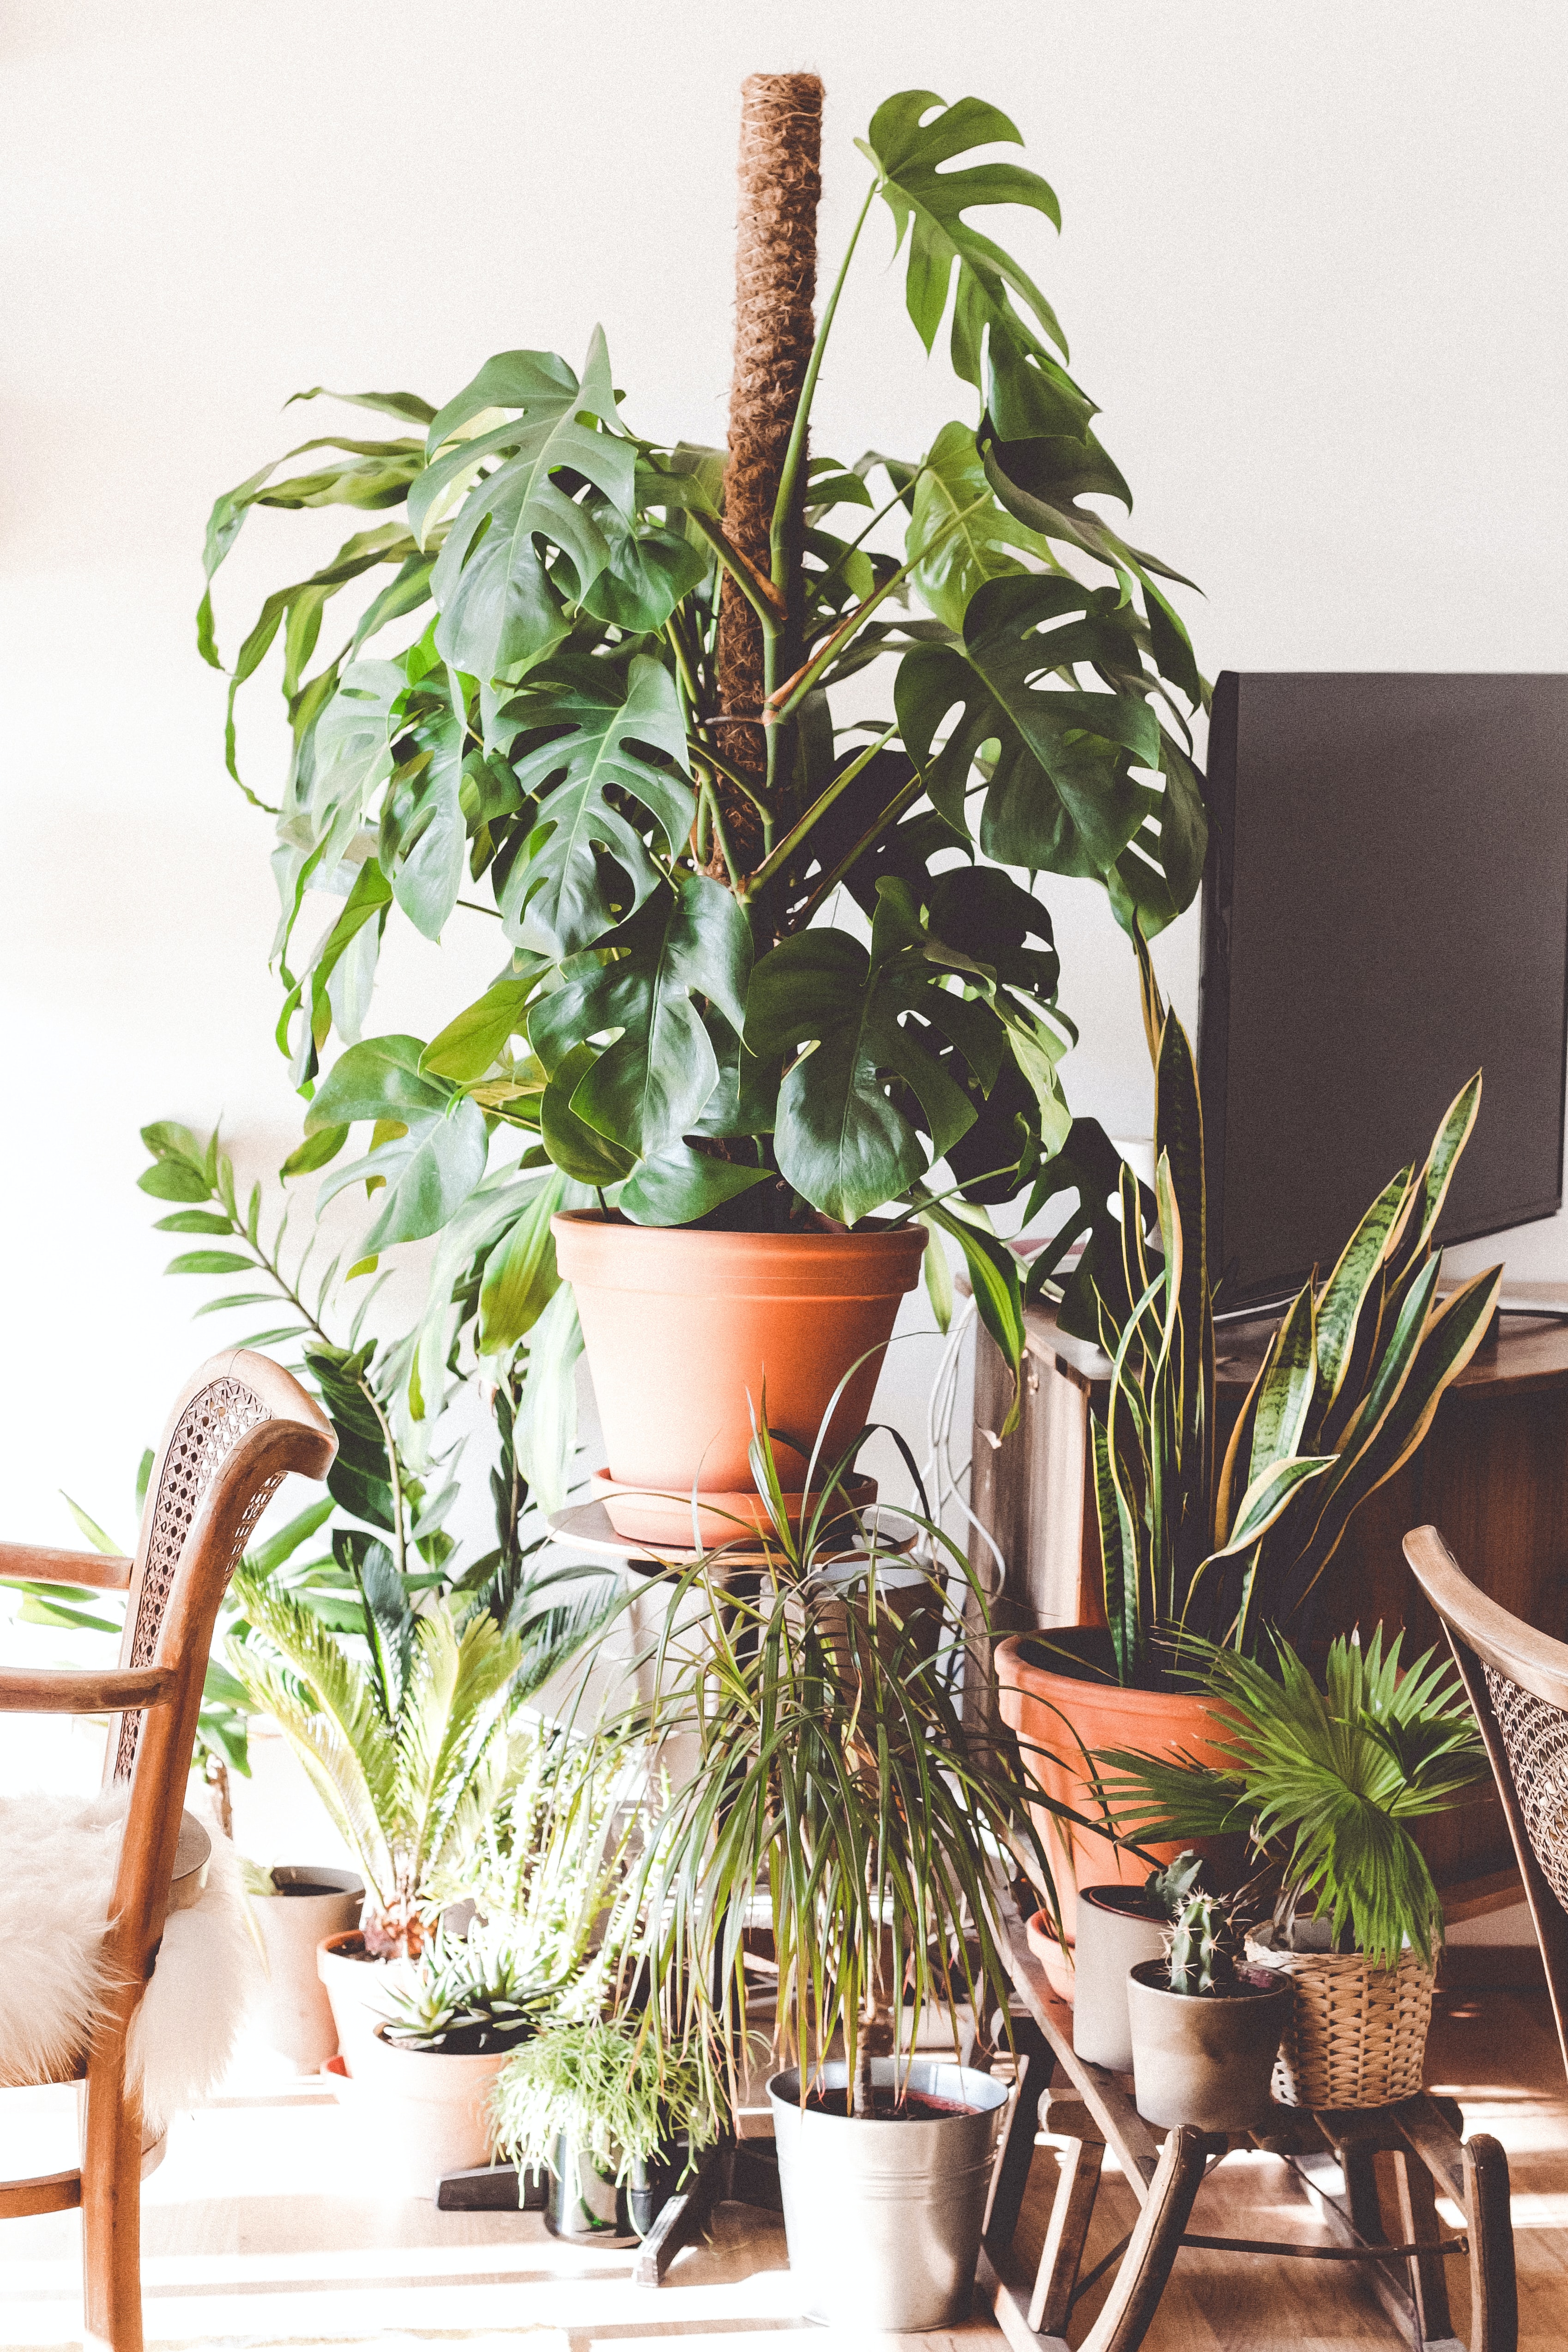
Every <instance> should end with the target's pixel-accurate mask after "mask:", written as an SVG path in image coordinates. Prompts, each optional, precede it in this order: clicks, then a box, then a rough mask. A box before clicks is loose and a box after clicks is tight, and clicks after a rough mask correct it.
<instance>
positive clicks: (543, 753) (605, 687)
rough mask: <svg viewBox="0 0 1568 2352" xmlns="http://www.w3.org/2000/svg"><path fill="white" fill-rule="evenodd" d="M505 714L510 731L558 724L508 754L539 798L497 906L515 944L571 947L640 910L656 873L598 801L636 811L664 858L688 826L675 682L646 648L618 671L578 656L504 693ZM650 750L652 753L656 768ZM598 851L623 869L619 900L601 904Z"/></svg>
mask: <svg viewBox="0 0 1568 2352" xmlns="http://www.w3.org/2000/svg"><path fill="white" fill-rule="evenodd" d="M505 716H506V718H507V719H508V721H509V723H510V725H512V726H513V727H515V728H516V729H517V730H520V731H521V730H523V729H534V728H541V729H542V728H544V727H554V728H563V729H564V730H565V731H564V732H563V733H561V734H557V735H553V736H552V737H551V739H550V740H548V741H547V742H544V743H542V744H540V745H538V746H537V747H536V748H535V749H533V750H531V751H524V752H522V753H521V754H520V755H519V756H516V757H514V759H513V761H512V772H513V774H514V776H515V778H516V780H517V782H518V784H519V786H520V788H521V790H522V791H523V792H524V793H542V795H543V797H542V799H541V801H540V803H539V811H538V815H537V819H536V821H535V828H534V832H533V835H532V836H531V840H530V841H529V844H528V847H527V854H526V855H525V856H521V857H520V858H518V860H517V861H516V863H515V864H514V865H513V866H512V867H511V869H510V872H509V874H508V876H507V878H506V881H505V884H504V885H503V887H502V888H501V891H500V908H501V913H502V915H503V917H504V918H505V920H506V925H507V929H508V931H509V933H510V936H511V937H512V938H513V939H515V940H518V941H519V942H520V944H521V945H522V946H524V947H529V948H542V949H545V950H549V951H550V952H551V953H552V954H554V955H559V956H568V955H575V954H576V953H578V951H579V950H582V949H584V948H587V947H591V946H592V945H593V944H594V942H595V940H599V939H602V938H603V937H604V935H605V932H606V931H608V930H612V929H614V928H615V926H616V923H617V922H619V921H620V920H621V919H622V918H623V917H624V916H625V915H626V914H628V913H630V912H632V911H634V910H635V909H636V908H637V907H640V906H641V904H642V902H643V900H644V899H645V898H647V897H648V896H649V895H650V893H651V892H652V891H653V890H654V889H655V888H656V887H658V880H659V869H658V866H655V864H654V863H653V860H652V859H651V858H650V857H649V856H648V854H647V848H646V846H645V845H644V843H643V840H642V836H641V835H640V834H639V833H638V832H637V827H636V826H635V825H634V824H631V823H630V822H629V821H628V819H627V818H626V816H624V815H623V814H622V813H621V811H620V810H619V809H618V808H616V807H615V806H613V805H612V803H610V802H609V801H608V800H607V799H606V798H605V793H606V791H607V789H608V788H609V787H611V786H614V787H615V788H616V791H617V792H619V793H628V794H630V796H631V797H632V799H633V800H635V801H637V803H640V805H641V806H642V807H643V808H645V809H646V810H647V814H648V815H649V816H650V817H651V818H652V819H653V820H654V822H655V824H657V825H658V828H659V830H660V832H661V833H662V835H663V836H664V843H665V846H666V847H667V849H668V853H669V855H670V856H672V857H673V856H676V855H677V853H678V852H679V849H680V847H681V845H682V844H683V843H684V841H685V839H686V836H687V835H688V834H689V832H690V830H691V824H692V819H693V817H694V816H695V815H696V813H697V803H696V800H695V798H694V796H693V793H692V791H691V787H690V785H689V783H688V782H687V781H686V728H685V724H684V722H683V720H682V719H681V715H680V705H679V701H678V700H677V698H676V691H675V681H674V679H673V678H672V677H670V675H669V672H668V670H667V669H665V668H663V667H661V666H660V664H659V663H658V662H657V661H655V660H653V659H652V658H651V657H650V656H648V655H646V654H637V655H636V656H634V657H633V659H632V662H631V666H630V668H629V669H628V670H627V671H626V673H625V675H624V676H623V674H622V672H621V671H620V669H619V668H618V667H616V665H615V664H613V663H611V662H608V661H583V660H579V661H577V662H575V663H574V664H572V665H571V666H570V667H566V666H563V667H562V668H561V670H560V671H559V672H558V673H557V674H556V676H555V677H554V678H553V679H552V680H550V681H546V682H544V683H542V684H540V685H538V686H533V687H530V688H525V689H524V691H523V692H522V693H521V695H518V696H515V697H514V698H512V699H511V700H510V701H509V702H508V704H507V705H506V709H505ZM650 753H652V754H655V755H657V754H658V753H663V755H664V760H665V764H663V765H658V764H656V761H655V758H653V757H650V756H649V754H650ZM605 850H607V851H608V852H609V855H610V856H611V858H613V860H614V861H615V865H616V867H618V869H619V870H620V872H621V874H622V875H623V876H624V877H625V884H626V893H627V896H628V898H629V905H627V904H622V905H620V906H619V907H617V906H616V904H615V903H614V902H613V900H612V898H611V896H610V890H609V888H608V887H606V879H605V873H604V870H603V867H602V865H601V862H600V856H599V853H600V852H601V851H605Z"/></svg>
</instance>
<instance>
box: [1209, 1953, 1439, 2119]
mask: <svg viewBox="0 0 1568 2352" xmlns="http://www.w3.org/2000/svg"><path fill="white" fill-rule="evenodd" d="M1247 1958H1248V1959H1249V1960H1251V1961H1253V1962H1254V1963H1255V1964H1256V1965H1257V1966H1258V1967H1259V1968H1267V1969H1278V1970H1279V1972H1280V1974H1281V1975H1282V1976H1288V1977H1289V1979H1290V1980H1291V1982H1292V1983H1293V1984H1294V1986H1295V1988H1296V1998H1295V2000H1294V2002H1293V2003H1292V2004H1291V2008H1290V2012H1289V2021H1288V2022H1287V2024H1286V2027H1285V2031H1284V2034H1283V2036H1282V2038H1281V2040H1280V2043H1279V2057H1278V2059H1277V2060H1276V2061H1275V2066H1274V2096H1275V2097H1276V2099H1278V2100H1279V2102H1280V2104H1281V2105H1284V2106H1288V2107H1387V2106H1392V2105H1394V2101H1395V2100H1397V2099H1413V2098H1414V2097H1415V2095H1416V2093H1417V2092H1418V2091H1419V2090H1420V2089H1421V2078H1422V2073H1423V2070H1424V2068H1425V2065H1426V2033H1427V2029H1428V2027H1429V2026H1430V2024H1431V2022H1432V1990H1433V1986H1434V1984H1435V1983H1436V1976H1435V1974H1434V1971H1433V1970H1432V1969H1429V1968H1427V1967H1426V1966H1425V1965H1424V1964H1423V1962H1422V1961H1421V1960H1420V1959H1419V1958H1418V1957H1417V1956H1416V1954H1415V1952H1412V1951H1405V1952H1404V1953H1402V1954H1401V1955H1400V1961H1399V1966H1398V1967H1397V1968H1396V1969H1373V1968H1369V1967H1368V1965H1367V1963H1366V1960H1365V1959H1364V1958H1363V1956H1362V1954H1361V1953H1359V1952H1281V1951H1276V1950H1275V1949H1274V1947H1273V1945H1272V1942H1271V1941H1270V1939H1269V1938H1268V1937H1267V1936H1264V1937H1257V1938H1254V1939H1252V1940H1250V1941H1249V1942H1248V1944H1247Z"/></svg>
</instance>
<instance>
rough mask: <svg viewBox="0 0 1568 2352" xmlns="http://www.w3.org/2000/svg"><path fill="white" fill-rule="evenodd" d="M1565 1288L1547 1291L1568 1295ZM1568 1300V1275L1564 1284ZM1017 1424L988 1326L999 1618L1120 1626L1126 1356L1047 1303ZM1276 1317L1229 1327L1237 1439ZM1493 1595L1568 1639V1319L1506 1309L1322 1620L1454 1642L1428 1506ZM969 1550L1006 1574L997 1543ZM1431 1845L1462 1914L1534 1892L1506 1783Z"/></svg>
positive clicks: (977, 1427)
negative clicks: (1108, 1529) (1112, 1486)
mask: <svg viewBox="0 0 1568 2352" xmlns="http://www.w3.org/2000/svg"><path fill="white" fill-rule="evenodd" d="M1558 1287H1559V1286H1555V1285H1537V1286H1533V1287H1532V1289H1531V1297H1532V1298H1533V1299H1535V1300H1537V1301H1538V1302H1542V1303H1546V1304H1551V1305H1555V1304H1556V1303H1557V1300H1556V1293H1557V1289H1558ZM1561 1287H1562V1290H1563V1304H1564V1306H1565V1307H1568V1285H1564V1286H1561ZM1026 1322H1027V1327H1028V1339H1027V1349H1028V1352H1027V1355H1026V1359H1025V1368H1024V1394H1023V1408H1022V1413H1021V1417H1020V1421H1019V1425H1018V1427H1017V1428H1016V1430H1015V1431H1014V1433H1013V1434H1012V1435H1011V1436H1010V1437H1005V1438H1002V1439H1000V1440H999V1439H998V1438H997V1435H996V1432H997V1431H998V1430H999V1429H1000V1428H1001V1426H1002V1423H1003V1421H1004V1419H1005V1414H1006V1405H1007V1395H1008V1386H1009V1384H1008V1381H1007V1376H1006V1373H1005V1370H1004V1367H1003V1363H1002V1359H1001V1356H1000V1354H999V1353H998V1351H997V1349H996V1348H995V1347H994V1344H993V1343H992V1341H991V1340H990V1339H987V1338H986V1337H985V1336H984V1333H982V1335H981V1338H980V1343H979V1350H978V1354H977V1357H976V1360H975V1374H974V1450H973V1472H972V1487H971V1501H972V1507H973V1510H974V1512H975V1514H976V1516H977V1517H978V1518H979V1519H980V1521H981V1522H982V1524H983V1526H984V1527H985V1528H987V1529H988V1530H989V1531H990V1533H991V1535H992V1536H993V1537H994V1540H995V1542H996V1544H997V1547H998V1549H1000V1551H1001V1554H1002V1558H1003V1560H1004V1562H1005V1569H1004V1572H1003V1578H1002V1585H1001V1591H1000V1592H999V1594H998V1596H997V1599H996V1601H995V1603H994V1623H995V1626H996V1630H997V1632H998V1633H1017V1632H1022V1631H1026V1630H1027V1629H1029V1628H1032V1627H1035V1626H1048V1625H1093V1624H1103V1623H1104V1622H1105V1618H1104V1612H1103V1609H1102V1608H1101V1606H1100V1538H1099V1533H1098V1530H1097V1528H1096V1525H1095V1512H1094V1486H1093V1470H1092V1458H1091V1452H1090V1446H1089V1412H1090V1409H1091V1407H1094V1408H1098V1409H1100V1411H1103V1409H1104V1406H1105V1402H1106V1396H1107V1383H1108V1378H1109V1373H1110V1366H1109V1364H1108V1363H1107V1361H1106V1359H1105V1357H1104V1356H1103V1355H1102V1354H1101V1353H1100V1349H1098V1348H1095V1347H1092V1346H1090V1345H1089V1344H1087V1343H1086V1342H1085V1341H1083V1340H1079V1339H1068V1337H1067V1336H1066V1335H1065V1334H1064V1333H1062V1332H1059V1331H1058V1329H1057V1326H1056V1317H1055V1314H1054V1311H1053V1310H1051V1309H1050V1308H1048V1307H1031V1308H1030V1309H1029V1311H1028V1314H1027V1317H1026ZM1273 1329H1274V1320H1273V1318H1261V1319H1259V1320H1258V1321H1255V1322H1247V1323H1232V1324H1222V1325H1221V1327H1220V1328H1219V1330H1218V1332H1217V1334H1216V1344H1217V1354H1218V1374H1219V1382H1218V1386H1219V1397H1218V1402H1219V1423H1220V1432H1221V1438H1220V1442H1221V1443H1222V1444H1223V1443H1224V1438H1225V1436H1226V1434H1228V1432H1229V1429H1230V1427H1231V1426H1232V1424H1233V1423H1234V1421H1235V1418H1236V1415H1237V1412H1239V1410H1240V1408H1241V1405H1242V1402H1243V1400H1244V1399H1245V1397H1246V1395H1247V1390H1248V1389H1249V1388H1250V1386H1251V1384H1252V1381H1253V1378H1254V1376H1255V1375H1256V1373H1257V1371H1258V1365H1259V1364H1260V1362H1261V1361H1262V1358H1263V1352H1264V1349H1266V1348H1267V1346H1268V1340H1269V1339H1270V1337H1271V1335H1272V1332H1273ZM1428 1520H1429V1521H1431V1522H1432V1524H1433V1525H1434V1526H1436V1527H1437V1528H1441V1530H1442V1532H1443V1536H1444V1538H1445V1539H1446V1541H1447V1544H1448V1546H1449V1548H1450V1549H1451V1550H1452V1551H1453V1553H1454V1556H1455V1558H1456V1559H1458V1561H1459V1563H1460V1565H1461V1566H1462V1567H1463V1568H1464V1569H1465V1570H1466V1572H1467V1574H1468V1575H1470V1576H1473V1577H1474V1578H1475V1580H1476V1581H1477V1582H1478V1583H1479V1584H1480V1585H1481V1586H1482V1587H1483V1588H1484V1589H1485V1590H1486V1591H1488V1592H1489V1593H1491V1594H1493V1595H1494V1597H1495V1598H1496V1599H1497V1600H1499V1601H1501V1603H1502V1604H1503V1606H1504V1608H1506V1609H1510V1610H1512V1611H1513V1612H1515V1614H1516V1615H1518V1616H1520V1617H1522V1618H1524V1619H1525V1620H1526V1621H1527V1622H1529V1623H1530V1624H1531V1625H1535V1626H1539V1627H1540V1628H1541V1630H1542V1632H1543V1633H1551V1634H1553V1635H1555V1636H1556V1637H1557V1638H1558V1639H1559V1640H1563V1639H1568V1323H1558V1322H1554V1321H1552V1319H1551V1318H1548V1317H1544V1316H1533V1317H1532V1316H1524V1315H1514V1314H1507V1313H1505V1314H1504V1315H1502V1316H1501V1317H1500V1318H1499V1321H1498V1324H1497V1326H1496V1327H1495V1336H1494V1337H1492V1338H1490V1339H1488V1340H1487V1341H1486V1342H1485V1343H1484V1344H1483V1345H1482V1346H1481V1347H1480V1348H1479V1349H1478V1350H1477V1352H1476V1354H1475V1356H1474V1358H1473V1359H1472V1360H1471V1362H1470V1364H1469V1365H1468V1368H1467V1369H1466V1370H1465V1371H1464V1372H1462V1373H1461V1374H1460V1376H1459V1378H1458V1381H1456V1382H1455V1383H1454V1386H1453V1387H1452V1388H1451V1389H1450V1390H1449V1391H1448V1392H1447V1395H1446V1396H1445V1398H1444V1399H1443V1402H1442V1403H1441V1404H1440V1405H1439V1407H1438V1409H1437V1414H1436V1420H1435V1422H1434V1423H1433V1426H1432V1429H1431V1432H1430V1433H1429V1434H1428V1436H1427V1439H1426V1444H1425V1445H1424V1446H1423V1447H1422V1448H1421V1450H1420V1452H1419V1453H1418V1454H1416V1455H1415V1459H1414V1460H1413V1461H1411V1462H1408V1463H1407V1464H1406V1465H1405V1468H1404V1469H1403V1470H1401V1471H1399V1472H1398V1473H1397V1475H1395V1476H1394V1477H1393V1478H1391V1479H1390V1480H1389V1481H1388V1483H1387V1484H1386V1485H1385V1486H1382V1487H1380V1488H1379V1489H1378V1491H1377V1492H1376V1493H1375V1494H1373V1496H1370V1497H1369V1498H1368V1500H1367V1501H1366V1502H1365V1503H1364V1504H1363V1507H1362V1508H1361V1509H1360V1510H1359V1511H1358V1512H1357V1513H1356V1515H1355V1517H1354V1518H1352V1521H1351V1523H1350V1526H1349V1528H1348V1529H1347V1530H1346V1533H1345V1536H1344V1538H1343V1540H1342V1543H1341V1545H1340V1548H1339V1549H1338V1551H1337V1552H1336V1553H1335V1555H1334V1558H1333V1559H1332V1560H1331V1562H1330V1564H1329V1568H1328V1570H1327V1571H1326V1574H1325V1578H1324V1587H1323V1590H1324V1600H1323V1605H1322V1608H1321V1612H1320V1614H1319V1618H1318V1622H1317V1625H1316V1628H1315V1632H1316V1634H1317V1636H1318V1637H1319V1638H1320V1639H1321V1640H1326V1639H1327V1638H1328V1637H1329V1636H1330V1635H1331V1634H1333V1633H1343V1632H1348V1631H1349V1630H1350V1629H1351V1627H1352V1626H1354V1625H1357V1624H1360V1625H1362V1626H1363V1627H1366V1628H1368V1629H1370V1628H1371V1627H1372V1626H1373V1624H1375V1623H1376V1622H1378V1620H1379V1619H1381V1620H1382V1622H1383V1624H1384V1628H1385V1629H1386V1633H1390V1634H1391V1633H1393V1632H1394V1631H1395V1630H1396V1629H1398V1628H1401V1627H1403V1628H1405V1655H1406V1656H1407V1657H1414V1656H1415V1655H1417V1654H1419V1653H1420V1652H1421V1651H1422V1650H1424V1649H1426V1647H1427V1646H1428V1645H1429V1644H1431V1643H1437V1642H1439V1641H1440V1638H1441V1636H1440V1633H1439V1629H1438V1625H1437V1622H1436V1618H1435V1617H1434V1615H1433V1613H1432V1612H1431V1610H1430V1609H1429V1608H1428V1606H1427V1604H1426V1600H1425V1598H1424V1597H1423V1595H1422V1593H1421V1591H1420V1590H1419V1588H1418V1587H1417V1585H1416V1583H1415V1579H1414V1578H1413V1577H1412V1576H1411V1574H1410V1572H1409V1570H1408V1569H1407V1568H1406V1567H1405V1558H1404V1554H1403V1553H1402V1551H1401V1549H1400V1543H1401V1539H1402V1538H1403V1537H1404V1536H1405V1533H1406V1531H1407V1530H1408V1529H1409V1528H1415V1527H1420V1526H1422V1525H1423V1524H1425V1523H1426V1521H1428ZM970 1558H971V1560H972V1562H973V1567H974V1570H975V1571H976V1573H977V1575H978V1576H979V1577H980V1578H981V1579H982V1580H984V1582H985V1583H986V1584H987V1585H994V1580H995V1576H996V1569H995V1562H994V1559H993V1558H992V1555H991V1552H990V1549H989V1547H988V1546H987V1545H986V1544H985V1543H984V1540H983V1538H981V1537H980V1536H978V1535H976V1536H974V1537H973V1542H972V1546H971V1552H970ZM1420 1842H1421V1844H1422V1846H1423V1848H1424V1849H1425V1851H1426V1853H1427V1856H1428V1859H1429V1860H1430V1862H1431V1864H1432V1869H1433V1874H1434V1875H1435V1877H1436V1880H1437V1882H1438V1885H1439V1886H1441V1887H1442V1888H1443V1890H1444V1895H1445V1908H1446V1910H1447V1916H1448V1917H1449V1919H1450V1920H1453V1919H1457V1918H1462V1917H1468V1916H1475V1915H1476V1914H1477V1913H1479V1912H1482V1911H1486V1910H1490V1909H1495V1908H1500V1907H1503V1906H1506V1905H1508V1904H1510V1903H1513V1902H1518V1901H1520V1900H1521V1888H1520V1885H1519V1880H1518V1875H1517V1872H1516V1871H1515V1868H1514V1864H1513V1854H1512V1849H1511V1847H1510V1843H1509V1838H1508V1832H1507V1828H1506V1825H1505V1823H1504V1821H1503V1815H1502V1809H1501V1807H1500V1805H1499V1804H1498V1802H1497V1800H1496V1798H1495V1796H1493V1794H1492V1793H1491V1791H1490V1790H1486V1791H1484V1792H1483V1793H1482V1795H1481V1796H1480V1797H1479V1798H1478V1799H1477V1800H1476V1801H1473V1802H1471V1803H1468V1804H1466V1805H1464V1806H1461V1807H1459V1808H1458V1809H1456V1811H1453V1812H1452V1813H1449V1814H1446V1815H1442V1816H1439V1817H1438V1818H1437V1819H1436V1820H1435V1821H1434V1822H1430V1823H1429V1824H1426V1825H1425V1826H1424V1828H1423V1832H1422V1834H1421V1841H1420Z"/></svg>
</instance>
